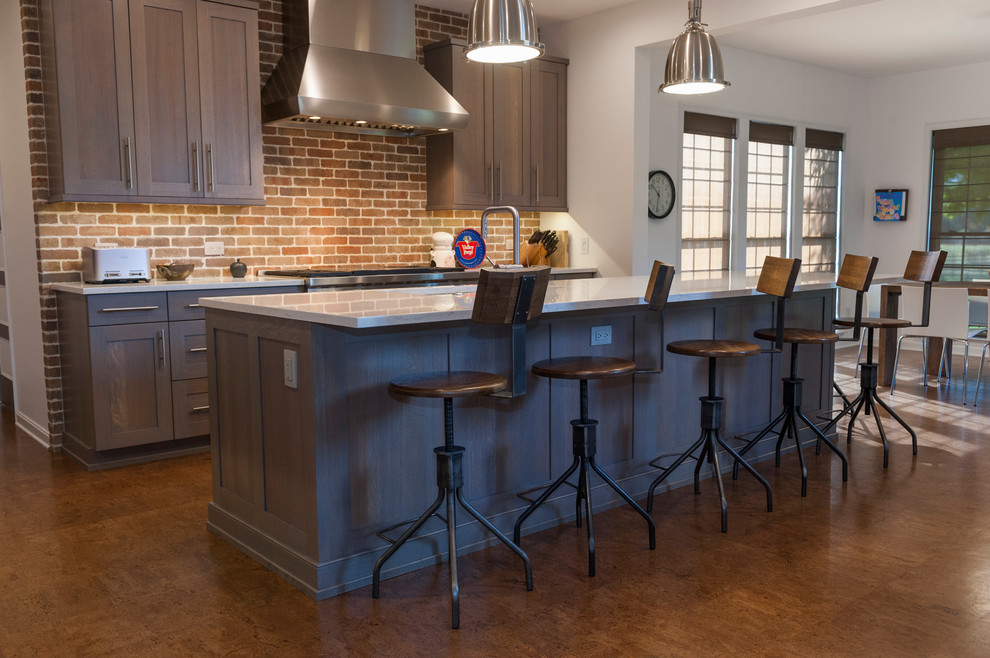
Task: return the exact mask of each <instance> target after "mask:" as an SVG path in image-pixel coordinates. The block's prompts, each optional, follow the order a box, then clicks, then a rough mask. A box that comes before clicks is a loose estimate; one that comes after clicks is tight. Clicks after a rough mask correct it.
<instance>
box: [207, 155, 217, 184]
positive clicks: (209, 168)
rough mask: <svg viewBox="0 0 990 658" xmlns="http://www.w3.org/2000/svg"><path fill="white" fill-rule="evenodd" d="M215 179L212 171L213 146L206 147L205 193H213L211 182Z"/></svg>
mask: <svg viewBox="0 0 990 658" xmlns="http://www.w3.org/2000/svg"><path fill="white" fill-rule="evenodd" d="M215 178H216V176H215V172H214V171H213V145H212V144H207V145H206V191H207V192H212V191H213V181H214V179H215Z"/></svg>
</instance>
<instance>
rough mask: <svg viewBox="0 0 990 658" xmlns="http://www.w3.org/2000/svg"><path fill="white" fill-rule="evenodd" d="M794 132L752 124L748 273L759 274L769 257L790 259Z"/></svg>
mask: <svg viewBox="0 0 990 658" xmlns="http://www.w3.org/2000/svg"><path fill="white" fill-rule="evenodd" d="M793 143H794V129H793V128H791V127H790V126H779V125H775V124H769V123H757V122H755V121H751V122H750V124H749V159H748V166H747V181H746V182H747V196H746V271H747V273H750V274H755V273H757V272H759V271H760V268H761V267H762V266H763V259H764V258H766V257H767V256H779V257H786V256H787V254H788V240H789V238H790V229H791V212H790V208H791V204H790V189H791V186H790V180H791V151H792V149H793V147H792V145H793Z"/></svg>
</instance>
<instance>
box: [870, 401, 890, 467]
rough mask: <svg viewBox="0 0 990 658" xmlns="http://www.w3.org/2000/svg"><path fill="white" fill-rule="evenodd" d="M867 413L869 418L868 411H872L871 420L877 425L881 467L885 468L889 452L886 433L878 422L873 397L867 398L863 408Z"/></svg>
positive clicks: (878, 418)
mask: <svg viewBox="0 0 990 658" xmlns="http://www.w3.org/2000/svg"><path fill="white" fill-rule="evenodd" d="M864 408H865V409H866V411H867V413H866V414H865V415H867V416H869V415H870V414H869V411H870V410H871V409H872V410H873V419H874V420H875V421H876V423H877V431H878V432H879V433H880V443H881V445H883V467H884V468H887V457H888V454H889V452H890V446H889V444H888V443H887V433H886V432H884V430H883V423H882V422H880V416H879V414H877V408H876V403H875V402H874V401H873V396H867V398H866V405H865V407H864Z"/></svg>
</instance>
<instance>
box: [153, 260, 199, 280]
mask: <svg viewBox="0 0 990 658" xmlns="http://www.w3.org/2000/svg"><path fill="white" fill-rule="evenodd" d="M155 269H157V270H158V275H159V276H161V277H162V278H163V279H165V280H166V281H182V280H183V279H186V278H188V277H189V275H190V274H192V271H193V270H194V269H196V264H195V263H163V264H161V265H155Z"/></svg>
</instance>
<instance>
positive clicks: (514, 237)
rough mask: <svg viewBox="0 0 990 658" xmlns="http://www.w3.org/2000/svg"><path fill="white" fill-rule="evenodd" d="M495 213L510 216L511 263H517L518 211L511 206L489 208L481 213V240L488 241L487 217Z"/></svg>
mask: <svg viewBox="0 0 990 658" xmlns="http://www.w3.org/2000/svg"><path fill="white" fill-rule="evenodd" d="M497 212H507V213H509V214H511V215H512V262H513V263H514V264H516V265H520V262H519V211H518V210H516V209H515V208H514V207H512V206H491V207H489V208H485V209H484V210H483V211H482V212H481V239H482V240H485V241H487V240H488V216H489V215H494V214H495V213H497Z"/></svg>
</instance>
